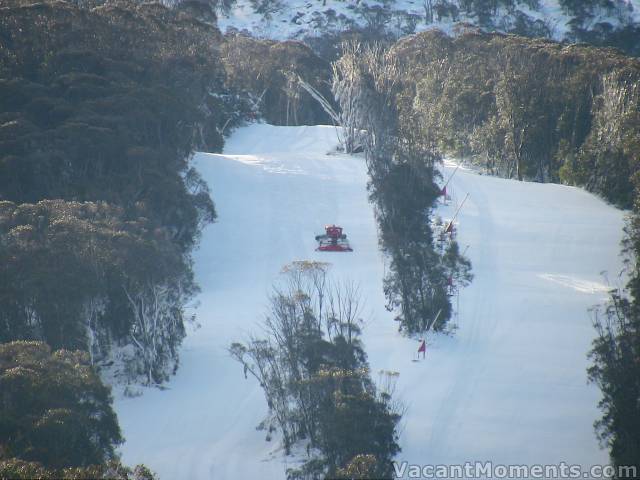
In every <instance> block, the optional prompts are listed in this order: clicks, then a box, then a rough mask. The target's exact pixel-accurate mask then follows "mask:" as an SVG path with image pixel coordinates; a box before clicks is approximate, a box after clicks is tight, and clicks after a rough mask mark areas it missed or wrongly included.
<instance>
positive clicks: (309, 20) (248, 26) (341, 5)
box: [218, 0, 640, 40]
mask: <svg viewBox="0 0 640 480" xmlns="http://www.w3.org/2000/svg"><path fill="white" fill-rule="evenodd" d="M467 3H468V2H467ZM498 3H500V2H498ZM505 3H507V2H505ZM514 3H515V6H513V7H508V8H507V7H504V6H502V7H498V8H497V10H496V11H495V12H490V13H489V15H490V17H491V18H490V20H489V21H488V23H489V24H487V22H486V20H483V21H480V19H479V18H478V16H477V14H475V13H473V12H471V13H466V11H465V9H464V8H463V7H462V2H461V1H460V0H450V1H446V2H443V1H440V2H439V1H434V0H431V1H429V0H427V1H423V0H357V1H355V0H346V1H345V0H279V1H277V0H273V1H269V0H262V1H256V0H237V1H236V2H235V3H234V5H233V7H232V9H231V11H230V12H229V13H226V14H224V13H223V14H221V16H220V18H219V20H218V25H219V26H220V28H221V29H222V30H223V31H226V30H228V29H230V28H233V29H237V30H241V31H243V30H244V31H247V32H250V33H251V34H252V35H254V36H257V37H262V38H271V39H277V40H285V39H292V38H297V39H301V38H304V37H306V36H319V35H322V34H324V33H330V32H337V31H343V30H346V29H351V28H353V27H370V28H373V29H374V30H375V29H379V28H383V29H384V30H386V31H390V32H393V33H395V34H397V35H407V34H411V33H416V32H419V31H422V30H425V29H428V28H440V29H442V30H445V31H447V32H451V31H452V29H453V27H454V25H455V24H456V23H457V22H468V23H471V24H482V25H483V26H484V27H487V26H489V27H490V29H491V30H498V31H503V32H511V31H514V30H516V29H518V28H519V27H522V26H523V25H525V24H526V25H527V27H526V28H528V29H530V30H531V33H535V35H536V36H538V35H542V36H547V37H550V38H554V39H556V40H562V39H565V38H567V36H568V34H569V31H570V30H571V24H572V23H575V21H576V19H575V16H574V15H573V14H572V13H571V12H568V11H566V10H565V9H564V8H563V7H562V5H561V2H560V0H539V1H537V2H536V1H525V0H519V1H516V2H514ZM536 4H537V5H536ZM439 5H442V6H441V7H439ZM429 6H430V7H429ZM579 23H580V24H581V25H580V26H581V28H583V29H585V30H591V29H592V28H594V26H596V25H598V24H608V25H609V26H610V27H611V28H612V29H613V30H616V29H618V28H620V27H624V26H626V25H630V24H639V23H640V0H615V1H613V2H610V6H609V7H607V8H605V7H601V6H598V7H595V8H594V9H593V10H592V11H590V13H589V15H587V16H586V17H585V18H584V19H580V22H579ZM536 32H537V33H536ZM521 33H522V32H521Z"/></svg>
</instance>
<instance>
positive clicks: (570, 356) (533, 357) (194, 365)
mask: <svg viewBox="0 0 640 480" xmlns="http://www.w3.org/2000/svg"><path fill="white" fill-rule="evenodd" d="M336 143H337V142H336V133H335V130H334V128H333V127H324V126H316V127H275V126H270V125H264V124H256V125H252V126H250V127H246V128H242V129H240V130H238V131H236V132H235V133H234V134H233V135H232V136H231V138H230V139H229V141H228V142H227V145H226V147H225V151H224V154H222V155H215V154H206V153H201V154H199V155H198V156H197V158H196V162H197V167H198V169H199V171H200V172H201V173H202V175H203V176H204V178H205V179H206V180H207V182H209V185H210V186H211V190H212V195H213V198H214V199H215V202H216V207H217V210H218V214H219V219H218V222H217V223H216V224H213V225H211V226H209V227H207V228H206V229H205V231H204V234H203V237H202V243H201V247H200V249H199V251H198V252H197V253H196V255H195V270H196V276H197V280H198V282H199V283H200V285H201V287H202V293H201V294H200V295H199V297H198V301H199V306H198V307H197V308H196V310H195V311H196V313H197V318H198V322H199V323H200V324H201V327H200V328H193V329H191V331H190V332H189V335H188V337H187V339H186V341H185V343H184V347H183V349H182V353H181V366H180V369H179V370H178V372H177V374H176V376H175V377H174V378H173V379H172V380H171V381H170V382H169V384H168V385H167V388H166V389H164V390H160V389H146V390H145V391H144V393H143V395H141V396H139V397H135V398H128V397H123V396H122V395H118V397H117V399H116V409H117V412H118V415H119V419H120V423H121V426H122V429H123V433H124V435H125V437H126V439H127V441H126V443H125V444H124V445H123V447H122V453H123V459H124V461H125V462H127V463H130V464H135V463H140V462H143V463H145V464H147V465H148V466H149V467H151V468H152V469H153V470H155V471H156V472H157V473H158V474H159V475H160V478H161V479H164V480H168V479H182V478H185V479H186V478H189V479H221V480H223V479H238V478H242V479H245V478H246V479H258V478H260V479H282V478H284V477H285V469H286V468H287V466H294V465H295V461H294V460H292V459H291V458H287V457H284V456H283V453H282V451H281V450H280V449H279V445H278V440H277V437H276V438H274V439H273V440H271V441H270V442H267V441H265V436H266V433H265V432H264V431H259V430H256V426H257V425H258V424H259V423H260V422H261V420H262V419H263V418H264V417H265V414H266V413H267V406H266V402H265V399H264V397H263V394H262V391H261V389H260V387H259V385H258V384H257V382H256V381H255V380H254V379H253V378H251V377H249V379H245V378H244V376H243V372H242V367H241V366H240V365H239V364H237V363H236V362H234V361H233V360H232V359H231V358H230V357H229V355H228V353H227V351H226V348H227V347H228V346H229V345H230V343H231V342H233V341H242V340H245V339H246V337H247V335H248V334H249V333H250V332H259V323H260V322H261V320H262V319H263V318H264V315H265V313H266V310H267V307H268V299H267V297H268V294H269V292H270V288H271V285H272V284H273V283H274V282H275V281H277V279H278V277H279V272H280V270H281V268H282V266H283V265H285V264H287V263H289V262H291V261H294V260H303V259H310V260H322V261H328V262H331V263H332V265H333V266H332V270H331V275H332V276H333V278H338V279H342V278H344V279H351V280H354V281H356V282H358V283H359V285H360V288H361V292H362V294H363V297H364V300H365V301H366V308H365V310H364V313H363V315H364V317H365V319H366V325H365V331H364V342H365V347H366V349H367V352H368V354H369V360H370V363H371V367H372V375H373V377H374V379H375V378H377V372H378V371H380V370H391V371H396V372H399V373H400V375H399V380H398V389H397V390H398V391H397V395H398V396H399V397H400V398H401V399H402V400H403V402H404V403H405V404H406V406H407V412H406V414H405V416H404V418H403V421H402V432H401V438H400V443H401V446H402V452H401V453H400V454H399V455H398V458H397V459H398V461H405V460H406V461H408V462H410V463H415V464H459V463H464V462H466V461H472V462H473V461H476V460H480V461H489V460H491V461H493V462H496V463H503V464H558V463H560V462H562V461H564V462H567V463H568V464H581V465H583V466H589V465H592V464H601V463H606V462H607V455H606V453H605V452H604V451H602V450H600V449H599V447H598V444H597V441H596V438H595V435H594V432H593V426H592V424H593V421H594V420H595V419H596V418H598V416H599V412H598V409H597V406H596V405H597V402H598V399H599V396H600V395H599V391H598V390H597V388H596V387H595V386H593V385H588V384H587V378H586V372H585V370H586V368H587V366H588V360H587V358H586V354H587V352H588V350H589V348H590V344H591V341H592V339H593V337H594V330H593V328H592V326H591V318H590V316H589V314H588V311H587V310H588V308H589V307H591V306H592V305H594V304H597V303H602V302H603V301H604V300H605V299H606V295H607V294H606V292H607V289H608V288H609V286H615V285H616V284H617V283H619V282H620V279H619V277H618V272H619V271H620V269H621V263H620V259H619V257H618V252H619V248H620V247H619V242H620V239H621V232H622V224H623V212H621V211H619V210H616V209H615V208H613V207H611V206H609V205H607V204H605V203H604V202H603V201H602V200H600V199H598V198H596V197H595V196H593V195H591V194H589V193H586V192H585V191H583V190H580V189H577V188H571V187H566V186H559V185H545V184H536V183H521V182H517V181H512V180H503V179H498V178H494V177H489V176H483V175H479V174H477V173H474V172H473V171H470V170H467V169H465V168H464V167H462V168H460V169H459V170H458V172H457V173H456V175H455V177H454V178H453V180H452V182H451V185H450V187H449V188H448V190H449V191H450V192H452V202H451V204H450V205H448V206H444V205H443V206H440V207H439V208H438V212H437V214H438V215H441V216H442V217H443V218H450V217H451V216H452V214H453V211H454V209H455V207H456V204H457V203H459V202H461V200H462V198H463V197H464V196H465V195H466V194H467V193H468V194H469V199H468V200H467V202H466V204H465V205H464V208H463V209H462V211H461V213H460V216H459V218H458V220H459V221H458V222H457V225H458V231H459V233H458V235H459V237H458V240H459V242H460V245H461V248H462V249H463V250H464V249H465V248H467V246H468V249H467V255H468V256H469V257H470V259H471V260H472V262H473V271H474V274H475V279H474V281H473V283H472V284H471V286H470V287H468V288H467V289H465V290H464V291H462V292H461V294H460V296H459V298H453V301H454V306H457V308H458V314H457V315H456V317H455V318H454V319H453V323H454V324H455V325H457V326H458V328H457V330H456V332H455V334H454V335H453V336H445V335H440V336H430V337H428V338H427V345H428V346H427V356H426V360H424V361H422V360H421V361H419V362H414V361H412V360H413V359H414V358H415V353H416V350H417V348H418V341H417V339H409V338H406V337H403V336H401V335H400V334H399V333H398V332H397V323H396V322H394V320H393V314H391V313H389V312H388V311H387V310H385V308H384V305H385V301H384V296H383V292H382V279H383V276H384V273H385V259H384V257H383V256H382V255H381V254H380V252H379V248H378V239H377V232H376V223H375V220H374V216H373V210H372V207H371V205H370V204H369V203H368V200H367V191H366V183H367V175H366V169H365V165H364V161H363V159H362V158H361V157H358V156H347V155H343V154H337V153H335V146H336ZM328 152H333V153H331V154H328ZM452 171H453V164H451V163H447V164H446V165H445V167H444V169H443V175H444V177H447V176H448V175H449V174H450V173H451V172H452ZM327 223H336V224H339V225H341V226H343V227H344V229H345V233H347V234H348V236H349V238H350V241H351V245H352V247H353V248H354V252H353V253H320V252H316V251H315V250H314V248H315V246H316V242H315V240H314V235H315V234H317V233H321V232H322V231H323V226H324V225H325V224H327ZM458 304H459V305H458Z"/></svg>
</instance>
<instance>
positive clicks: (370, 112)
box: [333, 42, 471, 333]
mask: <svg viewBox="0 0 640 480" xmlns="http://www.w3.org/2000/svg"><path fill="white" fill-rule="evenodd" d="M333 68H334V83H333V90H334V95H335V96H336V101H337V102H338V104H339V105H340V108H341V110H342V112H348V116H347V118H348V122H349V125H350V126H349V128H348V130H347V132H358V134H359V135H360V137H361V139H360V142H361V143H362V145H363V146H364V151H365V158H366V161H367V168H368V172H369V179H370V181H369V185H368V188H369V193H370V198H371V200H372V202H373V204H374V209H375V213H376V218H377V220H378V225H379V227H380V241H381V246H382V249H383V250H384V251H385V252H386V253H387V254H389V257H390V268H389V274H388V275H387V277H386V278H385V280H384V291H385V295H386V297H387V301H388V307H389V309H397V310H399V314H398V320H400V322H401V327H402V328H404V329H406V330H407V331H408V332H410V333H413V332H418V331H424V330H425V329H426V328H427V326H431V325H432V324H433V327H434V328H436V329H442V328H443V327H444V325H445V324H446V322H447V320H448V319H449V318H450V316H451V304H450V301H449V298H448V296H447V293H448V283H449V279H450V278H452V277H451V276H450V275H448V274H447V270H451V269H453V270H456V271H458V272H460V273H461V274H460V275H457V276H456V280H457V281H458V284H459V285H461V286H462V285H465V284H466V283H468V282H469V281H470V279H471V277H470V274H469V268H470V264H469V262H468V261H467V260H466V259H464V258H463V257H462V256H461V255H460V254H459V251H458V249H457V248H455V249H453V250H450V251H449V254H448V258H447V262H448V264H449V265H448V267H445V265H444V259H443V256H442V255H441V254H440V253H439V252H437V251H436V249H435V246H434V241H433V233H432V231H431V226H430V215H431V209H432V208H433V206H434V204H435V201H436V199H437V198H438V194H439V190H438V187H437V185H436V184H435V179H436V177H437V175H438V173H437V170H436V168H435V167H436V164H437V163H438V161H439V160H440V156H439V154H438V152H437V150H436V146H435V142H434V140H433V138H430V137H428V136H424V135H423V136H421V135H419V134H417V131H418V125H419V121H418V119H417V117H416V116H415V115H413V112H412V110H411V108H410V106H411V102H412V100H411V98H410V97H409V96H407V95H404V92H406V90H405V88H404V87H403V81H408V80H403V79H405V78H406V77H405V75H404V72H403V71H402V68H401V65H400V62H399V61H398V58H397V56H396V55H395V53H394V52H393V51H392V50H387V49H385V48H383V47H382V46H381V45H377V44H374V45H366V46H365V45H361V44H359V43H354V42H351V43H347V44H345V45H344V46H343V55H342V57H340V58H339V59H338V60H337V61H336V62H334V64H333ZM449 273H450V272H449ZM436 316H438V318H439V321H438V323H435V324H434V323H433V319H434V318H435V317H436Z"/></svg>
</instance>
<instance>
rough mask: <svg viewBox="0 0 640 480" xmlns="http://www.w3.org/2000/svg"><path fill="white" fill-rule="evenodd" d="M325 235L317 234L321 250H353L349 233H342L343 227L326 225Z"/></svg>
mask: <svg viewBox="0 0 640 480" xmlns="http://www.w3.org/2000/svg"><path fill="white" fill-rule="evenodd" d="M324 231H325V234H324V235H316V241H317V242H318V248H316V250H318V251H320V252H353V249H352V248H351V247H350V246H349V242H348V241H347V235H346V234H344V233H342V227H338V226H337V225H326V226H325V227H324Z"/></svg>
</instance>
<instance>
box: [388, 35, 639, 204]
mask: <svg viewBox="0 0 640 480" xmlns="http://www.w3.org/2000/svg"><path fill="white" fill-rule="evenodd" d="M394 49H395V51H396V53H397V54H398V55H399V57H400V58H401V59H402V62H403V63H404V64H406V65H407V66H408V70H409V71H410V72H411V76H412V78H414V79H415V82H411V83H408V84H407V90H408V93H407V95H408V96H409V97H410V98H414V99H415V100H414V101H413V103H412V105H411V106H410V108H411V110H412V111H413V115H414V116H416V117H417V118H419V121H418V122H417V125H418V126H419V128H420V130H421V132H422V136H430V138H434V140H435V142H436V144H437V146H438V148H439V149H440V150H441V151H445V152H450V153H454V154H456V155H458V156H462V157H463V158H470V159H471V160H472V161H473V162H475V163H477V164H479V165H482V166H483V167H485V168H486V169H487V170H488V171H489V172H490V173H494V174H498V175H502V176H506V177H514V178H518V179H529V180H535V181H553V182H559V181H562V182H565V183H569V184H574V185H580V186H585V187H586V188H588V189H589V190H591V191H594V192H597V193H599V194H600V195H602V196H604V197H605V198H607V199H608V200H609V201H611V202H613V203H616V204H618V205H621V206H627V207H628V206H630V205H631V202H632V198H633V186H632V182H631V178H632V177H633V175H635V173H636V172H637V170H638V164H637V159H638V156H637V152H638V151H640V133H639V132H640V103H639V99H640V92H639V88H638V81H639V79H640V63H639V62H638V61H637V60H635V59H631V58H628V57H625V56H623V55H620V54H619V53H617V52H615V51H613V50H607V49H598V48H594V47H587V46H576V45H572V46H567V45H562V44H558V43H555V42H551V41H547V40H533V39H526V38H523V37H516V36H512V35H497V34H491V35H490V34H480V33H478V32H471V33H466V34H463V35H461V36H459V37H456V38H451V37H448V36H446V35H445V34H443V33H435V32H430V33H424V34H420V35H417V36H415V37H411V38H408V39H405V40H403V41H400V42H399V43H398V44H397V45H396V46H395V47H394ZM407 118H411V117H410V116H408V117H407Z"/></svg>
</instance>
